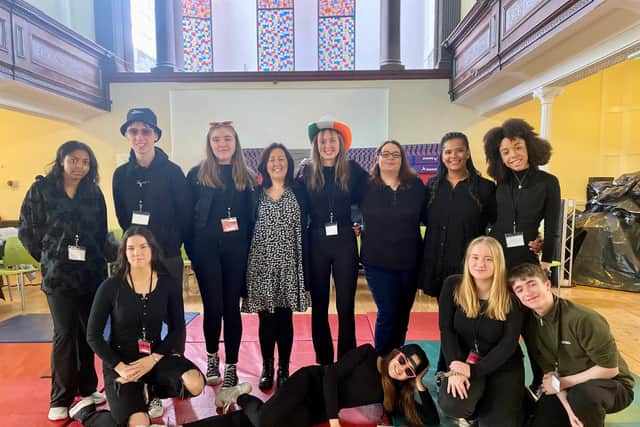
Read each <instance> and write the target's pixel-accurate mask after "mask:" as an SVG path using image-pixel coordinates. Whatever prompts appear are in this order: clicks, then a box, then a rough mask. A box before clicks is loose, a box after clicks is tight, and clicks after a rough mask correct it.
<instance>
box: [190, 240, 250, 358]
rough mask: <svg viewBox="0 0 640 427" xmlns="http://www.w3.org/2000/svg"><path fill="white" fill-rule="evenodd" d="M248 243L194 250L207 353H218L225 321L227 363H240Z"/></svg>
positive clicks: (236, 242)
mask: <svg viewBox="0 0 640 427" xmlns="http://www.w3.org/2000/svg"><path fill="white" fill-rule="evenodd" d="M248 251H249V247H248V243H247V242H246V241H244V240H242V241H241V240H240V239H238V240H234V241H230V242H225V243H224V244H223V243H221V242H216V244H215V246H214V245H211V246H209V247H203V246H198V247H197V248H194V252H195V256H194V259H192V260H191V262H192V265H193V269H194V272H195V273H196V278H197V279H198V287H199V288H200V295H201V296H202V305H203V308H204V327H203V329H204V338H205V342H206V346H207V352H208V353H217V352H218V347H219V342H220V331H221V330H222V320H223V319H224V346H225V362H226V363H238V352H239V350H240V339H241V337H242V318H241V316H240V297H241V296H242V295H243V294H244V293H246V281H245V280H246V278H245V276H246V272H247V256H248Z"/></svg>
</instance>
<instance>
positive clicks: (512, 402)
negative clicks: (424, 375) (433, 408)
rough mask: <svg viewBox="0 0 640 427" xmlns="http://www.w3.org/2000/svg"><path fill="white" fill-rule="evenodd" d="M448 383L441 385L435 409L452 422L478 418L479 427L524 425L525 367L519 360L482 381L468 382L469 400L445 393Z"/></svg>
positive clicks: (514, 360)
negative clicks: (438, 409)
mask: <svg viewBox="0 0 640 427" xmlns="http://www.w3.org/2000/svg"><path fill="white" fill-rule="evenodd" d="M447 385H448V379H447V378H445V379H444V381H443V382H442V384H441V385H440V392H439V394H438V405H439V406H440V409H442V412H444V413H445V414H447V415H449V416H452V417H455V418H475V417H477V418H478V422H479V424H480V427H520V426H522V421H523V399H524V366H523V362H522V357H520V356H518V357H512V358H511V359H510V360H509V361H507V362H506V363H505V364H504V365H503V366H502V367H500V368H499V369H498V370H497V371H495V372H493V373H492V374H490V375H488V376H486V377H484V378H476V379H471V387H469V390H468V397H467V398H466V399H460V398H457V397H453V396H452V395H450V394H449V393H447Z"/></svg>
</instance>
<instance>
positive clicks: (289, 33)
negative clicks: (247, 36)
mask: <svg viewBox="0 0 640 427" xmlns="http://www.w3.org/2000/svg"><path fill="white" fill-rule="evenodd" d="M293 1H294V0H257V7H258V70H259V71H293V70H294V35H293Z"/></svg>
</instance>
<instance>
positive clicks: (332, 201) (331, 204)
mask: <svg viewBox="0 0 640 427" xmlns="http://www.w3.org/2000/svg"><path fill="white" fill-rule="evenodd" d="M329 187H330V189H329ZM325 188H326V189H327V199H328V201H329V223H333V216H334V215H333V213H334V211H333V207H334V206H335V199H336V183H335V180H334V181H333V182H331V183H329V182H327V183H325Z"/></svg>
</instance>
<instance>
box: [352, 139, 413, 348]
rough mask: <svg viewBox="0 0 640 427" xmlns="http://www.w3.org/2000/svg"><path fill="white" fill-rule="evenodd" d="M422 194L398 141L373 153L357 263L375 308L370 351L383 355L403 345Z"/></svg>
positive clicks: (410, 302) (407, 320) (411, 301)
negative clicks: (365, 280) (360, 267)
mask: <svg viewBox="0 0 640 427" xmlns="http://www.w3.org/2000/svg"><path fill="white" fill-rule="evenodd" d="M424 197H425V190H424V184H423V183H422V180H420V178H418V176H417V175H416V173H415V172H414V171H413V170H412V169H411V167H410V166H409V163H408V162H407V158H406V155H405V153H404V150H403V148H402V146H401V145H400V143H399V142H398V141H393V140H390V141H386V142H384V143H383V144H382V145H380V146H379V147H378V148H377V150H376V157H375V162H374V165H373V168H372V169H371V178H370V180H369V187H368V189H367V192H366V194H365V196H364V198H363V200H362V203H361V206H360V207H361V210H362V214H363V218H364V228H363V229H362V234H361V236H362V237H361V238H362V247H361V250H360V260H361V261H362V264H363V265H364V272H365V275H366V278H367V284H368V285H369V288H370V289H371V294H372V296H373V300H374V301H375V303H376V306H377V308H378V316H377V318H376V327H375V339H374V340H375V348H376V351H377V352H378V354H380V355H382V356H384V355H386V354H388V353H389V351H391V350H392V349H394V348H397V347H399V346H401V345H402V344H404V340H405V337H406V335H407V326H408V324H409V314H410V312H411V306H412V305H413V301H414V298H415V294H416V287H417V281H416V270H417V266H418V259H419V256H420V252H421V248H422V237H421V236H420V216H421V209H422V206H423V204H424Z"/></svg>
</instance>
